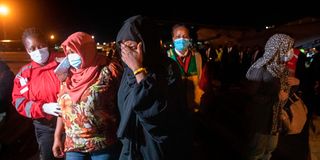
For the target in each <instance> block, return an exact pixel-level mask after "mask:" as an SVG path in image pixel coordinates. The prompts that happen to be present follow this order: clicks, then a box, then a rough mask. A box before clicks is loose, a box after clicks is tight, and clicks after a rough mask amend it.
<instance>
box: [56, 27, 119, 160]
mask: <svg viewBox="0 0 320 160" xmlns="http://www.w3.org/2000/svg"><path fill="white" fill-rule="evenodd" d="M62 47H63V50H64V52H65V54H66V56H67V58H68V62H69V63H70V65H71V68H70V70H69V75H68V77H67V79H66V80H65V82H63V84H62V85H61V91H60V93H59V99H58V102H59V104H60V105H61V110H62V117H59V118H58V120H57V127H56V131H55V138H54V146H53V148H52V150H53V153H54V155H55V156H56V157H59V158H62V157H63V156H64V152H66V157H65V158H66V160H85V159H88V158H89V159H90V158H91V159H97V160H98V159H103V160H115V159H117V158H118V154H119V153H118V152H117V142H118V141H117V137H116V129H117V126H118V119H119V118H118V110H117V106H116V95H117V91H118V86H119V84H120V77H121V73H122V66H121V65H120V63H119V62H117V61H115V60H111V59H109V58H107V57H106V56H104V55H100V54H98V53H97V51H96V43H95V41H94V40H93V39H92V38H91V35H89V34H87V33H84V32H76V33H73V34H72V35H70V36H69V37H68V38H67V39H66V40H65V41H64V42H63V43H62ZM63 133H65V141H64V145H63Z"/></svg>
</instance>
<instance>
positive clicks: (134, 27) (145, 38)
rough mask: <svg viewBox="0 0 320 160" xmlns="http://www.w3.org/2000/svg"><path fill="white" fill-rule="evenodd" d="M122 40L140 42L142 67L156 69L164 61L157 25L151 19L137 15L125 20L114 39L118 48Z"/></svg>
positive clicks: (164, 56)
mask: <svg viewBox="0 0 320 160" xmlns="http://www.w3.org/2000/svg"><path fill="white" fill-rule="evenodd" d="M122 40H132V41H136V42H138V43H139V42H141V43H142V50H143V66H144V67H147V68H148V69H152V70H154V71H156V70H158V69H159V67H160V66H162V65H163V64H164V63H165V61H166V54H164V53H162V52H161V49H160V38H159V34H158V30H157V26H156V25H155V23H154V22H153V21H152V20H151V19H149V18H147V17H143V16H141V15H137V16H132V17H130V18H128V19H127V20H125V21H124V24H123V26H122V27H121V29H120V31H119V32H118V35H117V39H116V42H117V45H118V49H119V48H120V47H119V46H120V43H121V41H122ZM119 51H120V49H119Z"/></svg>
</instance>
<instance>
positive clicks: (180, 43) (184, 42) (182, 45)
mask: <svg viewBox="0 0 320 160" xmlns="http://www.w3.org/2000/svg"><path fill="white" fill-rule="evenodd" d="M173 44H174V48H175V49H176V50H178V51H184V50H185V49H187V48H188V47H189V45H190V40H189V39H185V38H178V39H175V40H174V41H173Z"/></svg>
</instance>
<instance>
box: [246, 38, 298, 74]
mask: <svg viewBox="0 0 320 160" xmlns="http://www.w3.org/2000/svg"><path fill="white" fill-rule="evenodd" d="M293 43H294V40H293V39H292V38H291V37H290V36H288V35H286V34H274V35H273V36H271V37H270V38H269V40H268V41H267V43H266V45H265V52H264V54H263V56H262V57H261V58H259V59H258V60H257V61H256V62H255V63H254V64H253V65H252V66H251V67H250V68H249V70H248V72H247V75H246V76H247V78H248V77H249V76H250V75H249V74H250V73H251V72H252V70H254V69H258V68H261V67H263V66H266V67H267V70H268V71H269V72H270V73H271V74H272V76H273V77H277V78H280V77H281V75H282V74H283V72H284V70H285V68H286V66H285V64H282V63H281V59H280V58H281V57H282V56H285V55H286V53H287V52H288V51H289V50H290V49H291V48H292V47H293Z"/></svg>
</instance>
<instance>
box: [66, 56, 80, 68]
mask: <svg viewBox="0 0 320 160" xmlns="http://www.w3.org/2000/svg"><path fill="white" fill-rule="evenodd" d="M68 60H69V63H70V65H71V66H72V67H74V68H75V69H79V68H80V66H81V63H82V62H81V57H80V56H79V55H78V54H77V53H70V54H68Z"/></svg>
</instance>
